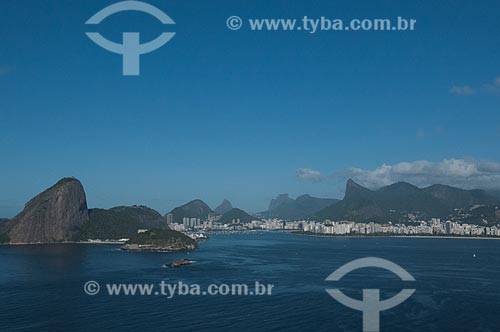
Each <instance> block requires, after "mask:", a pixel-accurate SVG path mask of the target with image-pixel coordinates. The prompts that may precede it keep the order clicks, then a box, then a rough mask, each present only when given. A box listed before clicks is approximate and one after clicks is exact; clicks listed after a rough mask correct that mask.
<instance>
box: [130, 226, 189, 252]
mask: <svg viewBox="0 0 500 332" xmlns="http://www.w3.org/2000/svg"><path fill="white" fill-rule="evenodd" d="M196 247H197V244H196V241H195V240H193V239H192V238H190V237H189V236H187V235H184V234H182V233H180V232H176V231H173V230H171V229H151V230H148V231H145V232H142V233H138V234H136V235H134V236H133V237H132V238H131V239H130V240H129V241H127V242H126V243H125V244H124V245H123V246H122V247H121V249H122V250H126V251H180V250H192V249H196Z"/></svg>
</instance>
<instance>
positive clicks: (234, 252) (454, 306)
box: [0, 233, 500, 332]
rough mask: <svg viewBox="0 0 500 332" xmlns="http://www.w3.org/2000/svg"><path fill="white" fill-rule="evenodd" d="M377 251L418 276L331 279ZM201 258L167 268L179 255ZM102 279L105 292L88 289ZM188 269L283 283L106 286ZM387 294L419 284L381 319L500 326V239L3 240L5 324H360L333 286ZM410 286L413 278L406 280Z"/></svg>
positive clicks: (214, 276)
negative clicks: (131, 290) (191, 246)
mask: <svg viewBox="0 0 500 332" xmlns="http://www.w3.org/2000/svg"><path fill="white" fill-rule="evenodd" d="M367 256H375V257H380V258H385V259H388V260H391V261H393V262H395V263H397V264H399V265H401V266H402V267H403V268H405V269H406V270H407V271H408V272H410V273H411V274H412V275H413V276H414V277H415V279H416V282H414V283H405V282H402V281H401V280H399V279H398V277H396V276H395V275H393V274H391V273H389V272H387V271H384V270H381V269H372V268H368V269H363V270H358V271H356V272H352V273H351V274H348V275H347V276H345V277H344V278H343V279H342V280H341V282H339V283H337V284H332V283H331V282H326V281H325V278H326V277H327V276H328V275H329V274H330V273H332V272H333V271H334V270H336V269H337V268H338V267H340V266H342V265H343V264H345V263H347V262H349V261H351V260H353V259H357V258H363V257H367ZM181 258H189V259H191V260H194V261H195V263H194V264H193V265H191V266H186V267H182V268H178V269H173V268H164V267H162V266H163V265H164V264H165V263H168V262H170V261H173V260H176V259H181ZM89 280H95V281H97V282H99V283H100V284H101V292H100V293H99V294H98V295H95V296H89V295H86V294H85V292H84V291H83V285H84V284H85V282H86V281H89ZM162 280H165V281H166V282H167V283H177V282H179V281H182V282H183V283H186V284H200V285H202V286H208V285H209V284H212V283H217V284H221V283H226V284H231V283H249V284H252V285H253V283H254V282H255V281H260V282H261V283H269V284H273V285H274V289H273V294H272V295H271V296H220V295H219V296H176V297H174V298H171V299H167V298H165V297H163V296H154V295H152V296H124V295H122V296H109V295H107V294H106V290H105V289H104V288H105V286H104V285H105V284H106V283H148V284H149V283H152V284H158V283H159V282H160V281H162ZM333 286H336V287H339V288H341V289H342V290H343V291H344V292H345V293H346V294H348V295H349V296H352V297H357V298H361V294H362V289H363V288H378V289H381V292H382V297H383V298H388V297H391V296H392V295H394V294H395V293H396V292H398V291H399V290H401V288H416V290H417V291H416V292H415V294H414V295H413V296H412V297H411V298H410V299H409V300H408V301H406V302H404V303H403V304H401V305H400V306H398V307H396V308H394V309H391V310H389V311H385V312H383V313H382V314H381V317H380V319H381V331H390V332H397V331H412V332H414V331H425V332H448V331H449V332H458V331H485V332H486V331H491V332H493V331H494V332H497V331H499V330H500V241H496V240H471V239H415V238H405V239H403V238H321V237H305V236H299V235H293V234H285V233H252V234H226V235H222V234H221V235H213V236H212V237H211V239H210V240H208V241H206V242H204V243H202V245H201V247H200V248H199V249H198V250H195V251H193V252H190V253H186V252H184V253H127V252H122V251H120V250H118V246H116V245H84V244H81V245H36V246H12V247H7V246H1V247H0V331H2V332H13V331H47V332H48V331H50V332H53V331H65V332H66V331H72V332H75V331H85V332H88V331H120V332H127V331H151V332H154V331H224V332H229V331H231V332H232V331H238V332H246V331H328V332H331V331H349V332H354V331H362V315H361V313H360V312H358V311H354V310H352V309H349V308H346V307H344V306H342V305H341V304H339V303H338V302H336V301H335V300H334V299H333V298H331V297H330V296H329V295H328V294H327V293H326V292H325V289H326V288H333ZM409 286H411V287H409Z"/></svg>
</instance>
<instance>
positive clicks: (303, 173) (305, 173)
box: [295, 168, 321, 182]
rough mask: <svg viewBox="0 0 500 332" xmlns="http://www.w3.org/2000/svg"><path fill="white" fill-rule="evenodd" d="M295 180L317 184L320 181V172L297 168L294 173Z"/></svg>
mask: <svg viewBox="0 0 500 332" xmlns="http://www.w3.org/2000/svg"><path fill="white" fill-rule="evenodd" d="M295 175H296V176H297V178H299V179H301V180H305V181H311V182H319V181H321V172H320V171H315V170H313V169H310V168H299V169H297V171H296V172H295Z"/></svg>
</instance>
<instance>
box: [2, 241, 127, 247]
mask: <svg viewBox="0 0 500 332" xmlns="http://www.w3.org/2000/svg"><path fill="white" fill-rule="evenodd" d="M47 244H49V245H50V244H125V242H123V241H64V242H27V243H0V246H33V245H47Z"/></svg>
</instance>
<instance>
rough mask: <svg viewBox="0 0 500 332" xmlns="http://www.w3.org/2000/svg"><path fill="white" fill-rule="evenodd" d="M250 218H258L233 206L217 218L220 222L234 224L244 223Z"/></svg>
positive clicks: (249, 220) (250, 219)
mask: <svg viewBox="0 0 500 332" xmlns="http://www.w3.org/2000/svg"><path fill="white" fill-rule="evenodd" d="M252 220H258V218H256V217H253V216H251V215H249V214H248V213H246V212H245V211H243V210H241V209H237V208H233V209H231V210H230V211H229V212H227V213H224V214H223V215H222V217H221V218H220V219H219V222H220V223H221V224H235V223H238V222H239V223H240V224H246V223H249V222H251V221H252Z"/></svg>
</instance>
